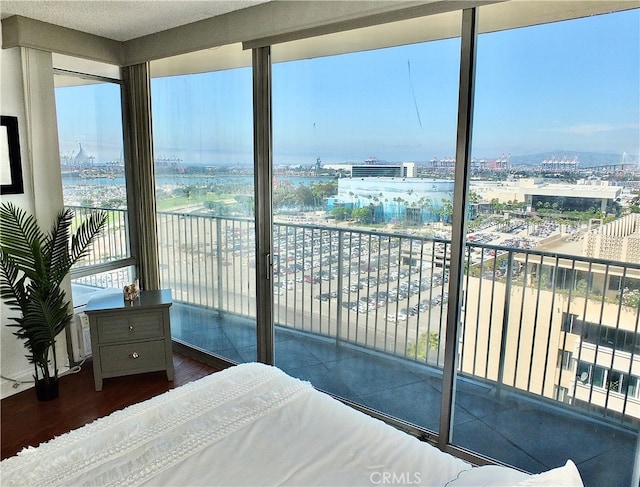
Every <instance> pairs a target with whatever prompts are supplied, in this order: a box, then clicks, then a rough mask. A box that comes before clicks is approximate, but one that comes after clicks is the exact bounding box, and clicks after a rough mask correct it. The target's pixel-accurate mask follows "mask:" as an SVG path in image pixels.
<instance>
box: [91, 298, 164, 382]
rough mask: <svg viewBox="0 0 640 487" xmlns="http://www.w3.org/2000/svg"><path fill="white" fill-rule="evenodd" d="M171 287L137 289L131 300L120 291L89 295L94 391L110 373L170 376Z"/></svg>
mask: <svg viewBox="0 0 640 487" xmlns="http://www.w3.org/2000/svg"><path fill="white" fill-rule="evenodd" d="M171 303H172V302H171V290H170V289H163V290H160V291H140V297H139V298H138V299H137V300H135V301H132V302H128V301H125V300H124V295H123V293H122V292H120V293H113V294H106V295H98V296H94V297H92V298H91V299H90V300H89V302H88V303H87V306H86V308H85V313H86V314H87V316H88V317H89V327H90V331H91V349H92V354H93V378H94V380H95V385H96V391H101V390H102V380H103V379H106V378H109V377H119V376H123V375H131V374H140V373H143V372H154V371H158V370H166V371H167V379H168V380H170V381H172V380H173V353H172V349H171V323H170V319H169V307H170V306H171Z"/></svg>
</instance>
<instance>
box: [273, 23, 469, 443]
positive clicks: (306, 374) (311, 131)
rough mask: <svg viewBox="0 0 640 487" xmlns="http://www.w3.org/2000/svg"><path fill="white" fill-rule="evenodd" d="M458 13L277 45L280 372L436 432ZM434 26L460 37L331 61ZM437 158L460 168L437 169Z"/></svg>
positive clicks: (276, 274) (276, 240) (275, 136)
mask: <svg viewBox="0 0 640 487" xmlns="http://www.w3.org/2000/svg"><path fill="white" fill-rule="evenodd" d="M460 18H461V16H460V12H455V13H451V14H443V15H436V16H433V17H428V18H421V19H415V20H411V21H405V22H398V23H394V24H387V25H384V26H380V27H378V28H366V29H361V30H356V31H351V32H349V33H347V34H345V33H343V34H335V35H329V36H325V37H319V38H314V39H312V40H301V41H295V42H291V43H285V44H282V45H276V46H274V47H273V57H274V60H275V61H276V62H275V63H274V65H273V127H274V128H273V141H274V142H273V146H274V149H273V153H274V156H273V159H274V160H273V170H274V174H275V177H274V185H273V218H274V230H273V235H274V249H275V250H274V289H275V291H274V304H275V307H274V315H275V316H274V318H275V325H276V345H275V363H276V365H277V366H279V367H281V368H283V369H284V370H286V371H287V372H288V373H290V374H292V375H295V376H298V377H301V378H304V379H307V380H310V381H311V382H312V383H313V384H314V385H315V386H316V387H319V388H321V389H324V390H326V391H328V392H331V393H332V394H335V395H338V396H340V397H343V398H345V399H348V400H350V401H353V402H354V403H358V404H361V405H363V406H366V407H368V408H371V409H375V410H377V411H380V412H383V413H385V414H388V415H390V416H393V417H396V418H399V419H401V420H402V421H406V422H408V423H412V424H415V425H418V426H420V427H421V428H425V429H427V430H430V431H437V430H438V419H439V410H440V402H441V392H440V391H441V390H442V387H441V378H442V370H441V368H442V365H443V363H444V341H445V334H444V330H445V324H446V316H447V297H448V292H447V290H448V286H447V283H448V261H447V259H448V258H449V257H450V240H451V235H450V223H451V208H452V202H453V192H454V181H453V163H452V161H453V158H454V156H455V147H456V116H457V98H458V71H459V65H460V39H459V35H460V34H459V33H460ZM434 25H439V26H441V28H442V27H445V26H446V27H448V28H449V29H450V30H449V33H450V38H447V39H441V40H428V41H424V42H416V43H414V44H409V45H401V46H397V47H384V48H378V49H372V50H363V51H361V52H350V53H344V54H331V50H332V47H331V46H336V45H345V44H348V45H356V44H358V43H360V44H362V45H363V46H364V45H371V43H372V42H373V39H377V40H378V42H379V41H380V39H385V37H393V36H398V34H399V33H401V32H402V33H407V32H420V33H422V36H423V37H422V38H423V39H424V38H425V37H426V36H427V33H428V32H430V31H431V27H432V26H434ZM378 29H379V30H378ZM336 37H338V38H340V37H342V38H343V39H340V42H338V39H336ZM347 39H348V40H347ZM323 51H324V52H326V54H325V55H323V56H317V57H312V58H311V59H307V57H306V56H304V54H305V53H306V52H323ZM295 56H299V57H300V58H302V59H299V60H287V59H288V58H289V57H295ZM278 61H280V62H278ZM432 159H436V160H438V161H448V162H446V165H447V169H446V170H444V171H442V172H441V173H438V174H437V175H432V174H427V173H426V172H425V167H424V165H425V162H426V161H429V160H432ZM443 164H445V163H443Z"/></svg>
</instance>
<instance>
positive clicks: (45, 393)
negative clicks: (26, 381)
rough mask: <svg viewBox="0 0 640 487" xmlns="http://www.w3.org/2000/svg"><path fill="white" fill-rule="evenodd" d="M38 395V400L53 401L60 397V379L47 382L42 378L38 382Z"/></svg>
mask: <svg viewBox="0 0 640 487" xmlns="http://www.w3.org/2000/svg"><path fill="white" fill-rule="evenodd" d="M36 396H37V398H38V401H51V400H52V399H55V398H57V397H58V379H52V380H51V381H49V382H45V380H44V379H40V380H39V381H37V382H36Z"/></svg>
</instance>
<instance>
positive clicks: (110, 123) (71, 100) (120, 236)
mask: <svg viewBox="0 0 640 487" xmlns="http://www.w3.org/2000/svg"><path fill="white" fill-rule="evenodd" d="M54 79H55V84H56V89H55V96H56V109H57V117H58V138H59V145H60V169H61V171H62V189H63V197H64V204H65V206H66V207H70V208H72V209H73V210H74V212H75V220H76V221H77V222H78V223H79V222H80V221H83V220H85V219H86V218H87V217H88V216H89V215H90V214H91V213H92V212H94V211H95V210H96V209H100V210H103V211H106V212H107V213H108V221H107V226H106V228H105V230H103V232H102V233H101V234H100V235H99V236H98V237H97V238H96V239H95V240H94V244H93V245H92V248H91V251H90V253H89V254H88V255H87V256H86V257H84V258H83V259H81V260H80V261H79V262H78V263H77V264H76V265H75V266H74V269H75V270H78V269H80V268H82V267H86V266H91V265H95V264H106V263H113V262H117V261H119V260H122V259H126V258H128V257H130V256H131V252H130V249H129V230H128V212H127V189H126V184H125V174H124V157H123V142H122V114H121V109H120V106H121V104H120V85H119V84H117V83H105V82H95V81H90V80H87V79H84V78H78V77H73V76H67V75H56V76H55V77H54ZM78 223H76V222H74V223H73V225H77V224H78ZM123 273H124V274H123ZM107 274H109V273H107ZM107 274H104V275H102V276H101V277H100V278H98V277H97V276H88V277H87V278H84V279H82V282H83V283H84V286H94V287H99V288H105V287H117V288H119V287H121V282H122V280H123V278H124V275H125V274H126V276H127V277H126V278H127V279H133V276H132V275H131V273H130V272H129V271H128V270H124V269H119V270H116V271H113V273H112V275H111V274H109V275H107ZM128 282H132V281H131V280H129V281H128ZM78 285H79V283H78V282H76V283H75V284H74V295H75V294H76V289H75V288H76V287H77V286H78ZM74 302H75V300H74Z"/></svg>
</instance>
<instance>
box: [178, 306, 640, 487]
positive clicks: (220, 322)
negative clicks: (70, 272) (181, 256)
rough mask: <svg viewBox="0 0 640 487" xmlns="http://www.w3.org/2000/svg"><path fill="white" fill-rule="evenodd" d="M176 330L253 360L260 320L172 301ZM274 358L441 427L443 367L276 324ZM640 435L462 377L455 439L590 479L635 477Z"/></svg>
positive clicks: (596, 482) (320, 382) (350, 394)
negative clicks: (566, 467) (572, 467)
mask: <svg viewBox="0 0 640 487" xmlns="http://www.w3.org/2000/svg"><path fill="white" fill-rule="evenodd" d="M171 319H172V330H173V331H172V332H173V336H174V337H175V338H178V339H180V340H182V341H184V342H186V343H190V344H195V345H197V346H198V347H199V348H202V349H205V350H208V351H211V352H213V353H215V354H217V355H220V356H222V357H225V358H227V359H230V360H232V361H235V362H249V361H254V360H255V359H256V346H255V343H256V336H255V325H254V324H252V323H251V321H250V320H248V319H245V318H239V317H236V316H233V315H223V316H218V313H217V311H214V310H211V309H207V308H200V307H196V306H191V305H184V304H179V303H174V306H173V307H172V310H171ZM275 338H276V351H275V353H276V365H277V366H278V367H279V368H281V369H283V370H284V371H286V372H287V373H288V374H290V375H292V376H295V377H299V378H301V379H305V380H308V381H310V382H311V383H312V384H313V385H314V386H315V387H316V388H318V389H321V390H324V391H327V392H330V393H332V394H335V395H338V396H341V397H343V398H346V399H349V400H352V401H355V402H358V403H361V404H364V405H365V406H369V407H371V408H374V409H377V410H379V411H382V412H384V413H387V414H389V415H392V416H396V417H399V418H401V419H403V420H405V421H409V422H411V423H414V424H416V425H419V426H421V427H424V428H427V429H429V430H433V431H437V429H438V421H439V420H438V418H439V412H440V391H441V384H440V382H441V374H440V373H439V371H438V370H437V369H434V368H432V367H427V366H423V365H419V364H415V363H412V362H409V361H405V360H401V359H397V358H394V357H391V356H387V355H382V354H379V353H375V352H371V351H367V350H365V349H363V348H357V347H353V346H350V345H337V344H336V342H335V340H330V339H327V338H324V337H320V336H318V335H313V334H310V333H301V332H297V331H290V330H286V329H282V328H277V329H276V337H275ZM637 436H638V435H637V433H633V432H631V431H628V430H624V429H621V428H618V427H615V426H613V425H609V424H606V423H603V422H600V421H597V420H593V419H590V418H588V417H586V416H583V415H580V414H576V413H572V412H568V411H565V410H563V409H561V408H559V407H554V406H552V405H549V404H546V403H545V402H542V401H537V400H535V399H532V398H530V397H526V396H524V395H519V394H511V393H503V394H502V395H501V396H500V397H499V396H498V395H497V393H496V391H495V389H494V388H492V387H491V386H490V385H487V384H483V383H481V382H477V381H474V380H470V379H466V378H459V379H458V382H457V390H456V408H455V411H454V429H453V442H454V443H455V444H457V445H459V446H462V447H464V448H467V449H469V450H473V451H478V452H482V453H483V454H484V455H486V456H490V457H492V458H496V459H498V460H500V461H501V462H504V463H507V464H510V465H513V466H516V467H518V468H521V469H523V470H526V471H529V472H534V473H535V472H540V471H542V470H547V469H550V468H554V467H557V466H559V465H562V464H564V462H565V461H566V459H569V458H570V459H572V460H573V461H574V462H575V463H576V465H577V466H578V469H579V471H580V473H581V475H582V478H583V481H584V483H585V486H593V487H596V486H603V485H607V486H609V485H610V486H626V485H630V482H631V471H632V466H633V462H634V455H635V446H636V440H637Z"/></svg>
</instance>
